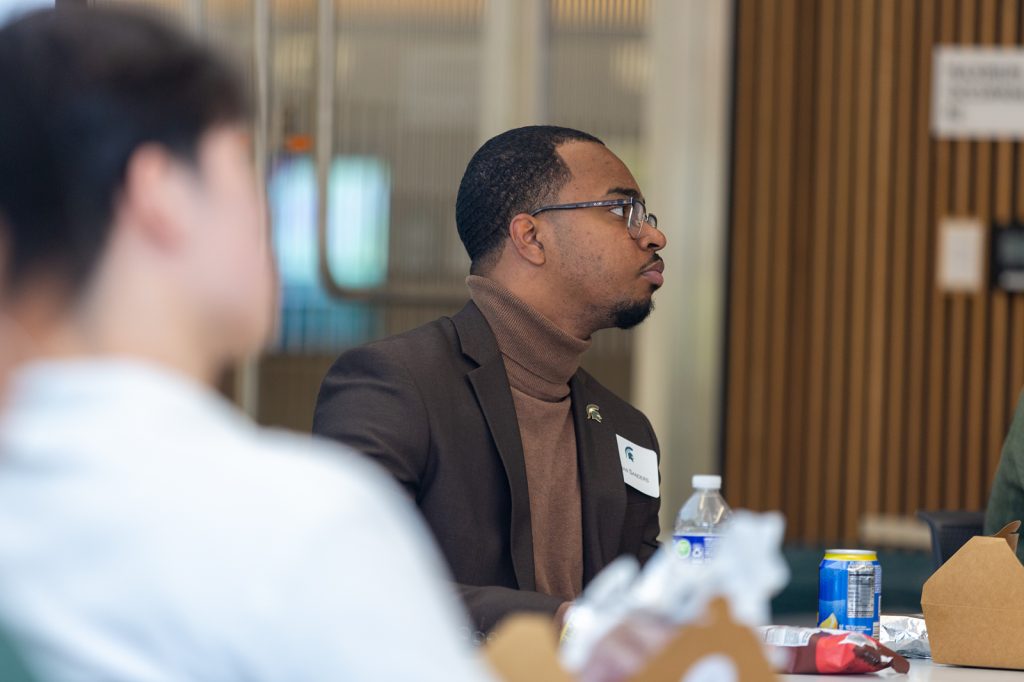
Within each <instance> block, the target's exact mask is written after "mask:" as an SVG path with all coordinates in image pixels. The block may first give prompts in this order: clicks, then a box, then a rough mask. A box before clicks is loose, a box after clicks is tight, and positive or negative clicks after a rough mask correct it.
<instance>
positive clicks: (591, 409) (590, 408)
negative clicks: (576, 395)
mask: <svg viewBox="0 0 1024 682" xmlns="http://www.w3.org/2000/svg"><path fill="white" fill-rule="evenodd" d="M587 419H593V420H594V421H596V422H597V423H599V424H600V423H601V408H600V407H598V406H597V405H595V404H594V403H590V404H589V405H587Z"/></svg>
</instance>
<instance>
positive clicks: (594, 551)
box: [569, 372, 626, 584]
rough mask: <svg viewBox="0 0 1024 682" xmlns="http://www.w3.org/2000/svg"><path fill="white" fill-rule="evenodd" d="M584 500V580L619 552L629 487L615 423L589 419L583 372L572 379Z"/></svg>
mask: <svg viewBox="0 0 1024 682" xmlns="http://www.w3.org/2000/svg"><path fill="white" fill-rule="evenodd" d="M569 389H570V392H571V395H572V413H573V422H574V424H575V426H576V451H577V454H578V457H579V459H578V462H579V472H580V494H581V496H582V502H583V581H584V584H586V583H589V582H590V580H591V579H593V577H594V576H595V575H596V574H597V573H598V572H599V571H600V570H601V568H603V567H604V566H606V565H607V564H608V563H610V562H611V561H612V559H614V558H615V557H616V556H617V555H618V553H619V545H620V544H621V539H622V524H623V521H624V519H625V516H626V489H625V486H624V484H623V482H622V466H621V464H620V462H619V454H618V450H617V445H616V443H615V431H614V425H613V424H610V423H607V422H601V421H597V420H596V419H587V405H588V404H590V401H589V400H588V399H587V390H586V381H585V378H584V377H583V375H581V374H580V373H579V372H577V373H576V375H575V376H574V377H573V378H572V380H571V381H570V382H569Z"/></svg>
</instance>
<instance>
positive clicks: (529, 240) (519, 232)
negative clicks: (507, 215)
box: [508, 213, 547, 265]
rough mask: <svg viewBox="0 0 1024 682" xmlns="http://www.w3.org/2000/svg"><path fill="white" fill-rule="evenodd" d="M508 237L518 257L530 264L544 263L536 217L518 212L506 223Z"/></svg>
mask: <svg viewBox="0 0 1024 682" xmlns="http://www.w3.org/2000/svg"><path fill="white" fill-rule="evenodd" d="M508 239H509V242H510V244H511V245H512V248H513V249H515V251H516V253H518V254H519V257H520V258H522V259H523V260H525V261H527V262H528V263H530V264H531V265H544V263H545V262H546V260H547V255H546V254H545V253H544V244H542V243H541V241H540V234H539V232H538V231H537V219H536V218H534V217H533V216H531V215H529V214H528V213H519V214H516V215H515V216H513V217H512V221H511V222H510V223H509V224H508Z"/></svg>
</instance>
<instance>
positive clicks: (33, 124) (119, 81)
mask: <svg viewBox="0 0 1024 682" xmlns="http://www.w3.org/2000/svg"><path fill="white" fill-rule="evenodd" d="M248 113H249V103H248V99H247V96H246V93H245V88H244V86H243V85H242V83H241V81H240V80H239V79H238V78H237V77H236V74H235V72H234V70H233V69H232V68H231V67H230V66H229V65H228V64H226V63H225V62H224V61H222V59H221V58H220V57H218V56H216V55H215V54H214V53H213V52H212V51H211V50H210V49H208V48H206V47H204V46H202V45H200V44H199V43H198V42H196V41H194V40H192V39H190V38H188V37H187V36H186V35H184V34H183V33H182V32H180V31H178V30H176V29H174V28H171V27H170V26H168V25H166V24H164V23H163V22H162V21H160V20H157V19H156V18H154V17H151V16H148V15H146V14H142V13H140V12H138V11H131V10H126V9H109V8H104V9H100V8H86V7H81V6H73V5H64V6H61V7H60V8H58V9H49V10H43V11H38V12H33V13H31V14H28V15H26V16H24V17H22V18H21V19H19V20H17V21H14V22H13V23H11V24H9V25H7V26H5V27H3V28H0V230H2V231H3V232H5V233H6V241H7V247H8V248H7V261H8V262H7V264H6V267H3V268H0V272H4V273H5V278H4V279H5V281H4V282H0V290H2V288H3V287H8V288H10V289H13V290H16V289H18V288H19V287H20V286H22V285H24V284H25V283H26V280H29V279H31V278H32V277H33V276H34V275H37V274H41V273H45V274H47V275H48V276H51V277H55V278H57V279H58V280H60V281H62V283H64V284H66V285H69V286H71V287H76V288H77V287H78V286H80V285H82V284H84V283H85V282H86V281H87V280H88V278H89V276H90V275H91V274H92V271H93V270H94V268H95V265H96V263H97V261H98V260H99V258H100V255H101V254H102V252H103V249H104V247H105V245H106V242H107V239H108V236H109V232H110V228H111V222H112V220H113V217H114V209H115V203H116V200H117V196H118V193H119V191H120V189H121V187H122V185H123V183H124V179H125V171H126V169H127V165H128V161H129V159H130V158H131V156H132V153H133V152H134V151H135V150H136V149H137V148H138V147H139V146H140V145H143V144H147V143H156V144H159V145H162V146H163V147H165V148H166V149H168V150H169V151H170V153H172V154H174V155H175V156H177V157H178V158H181V159H182V160H185V161H188V162H194V161H195V159H196V152H197V149H198V143H199V140H200V138H201V137H202V135H203V133H205V132H206V131H208V130H209V129H211V128H212V127H214V126H216V125H219V124H222V123H223V124H227V123H237V122H242V121H244V120H246V118H247V117H248Z"/></svg>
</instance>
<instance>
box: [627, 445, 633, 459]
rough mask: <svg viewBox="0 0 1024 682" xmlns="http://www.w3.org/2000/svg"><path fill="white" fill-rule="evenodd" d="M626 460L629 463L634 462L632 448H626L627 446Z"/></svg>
mask: <svg viewBox="0 0 1024 682" xmlns="http://www.w3.org/2000/svg"><path fill="white" fill-rule="evenodd" d="M626 459H628V460H629V461H630V462H632V461H634V460H633V448H631V447H628V446H627V447H626Z"/></svg>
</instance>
